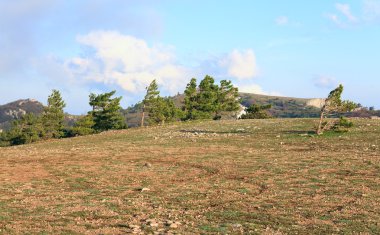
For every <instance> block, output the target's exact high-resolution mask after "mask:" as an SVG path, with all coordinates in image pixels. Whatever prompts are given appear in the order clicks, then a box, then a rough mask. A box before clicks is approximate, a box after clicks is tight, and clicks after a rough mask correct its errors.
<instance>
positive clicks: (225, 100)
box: [214, 80, 240, 119]
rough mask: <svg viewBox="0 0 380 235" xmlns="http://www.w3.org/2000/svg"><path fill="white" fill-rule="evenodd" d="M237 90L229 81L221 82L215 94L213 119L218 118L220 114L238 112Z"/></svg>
mask: <svg viewBox="0 0 380 235" xmlns="http://www.w3.org/2000/svg"><path fill="white" fill-rule="evenodd" d="M238 92H239V91H238V88H236V87H234V86H233V84H232V82H231V81H227V80H222V81H220V86H219V88H218V93H217V102H216V110H215V116H214V119H219V118H220V112H222V111H227V112H233V111H238V110H239V108H240V103H239V93H238Z"/></svg>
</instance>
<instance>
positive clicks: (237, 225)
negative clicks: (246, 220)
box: [232, 224, 243, 228]
mask: <svg viewBox="0 0 380 235" xmlns="http://www.w3.org/2000/svg"><path fill="white" fill-rule="evenodd" d="M232 227H233V228H241V227H243V225H241V224H233V225H232Z"/></svg>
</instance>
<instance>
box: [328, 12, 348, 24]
mask: <svg viewBox="0 0 380 235" xmlns="http://www.w3.org/2000/svg"><path fill="white" fill-rule="evenodd" d="M326 17H327V18H328V19H329V20H331V21H332V22H333V23H334V24H335V25H337V26H339V27H344V26H345V24H344V23H343V22H342V21H341V20H340V19H339V16H337V15H335V14H327V15H326Z"/></svg>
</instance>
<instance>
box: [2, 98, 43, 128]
mask: <svg viewBox="0 0 380 235" xmlns="http://www.w3.org/2000/svg"><path fill="white" fill-rule="evenodd" d="M43 110H44V106H43V104H42V103H41V102H39V101H37V100H34V99H20V100H17V101H14V102H11V103H8V104H4V105H0V129H6V128H8V127H9V126H10V123H11V121H13V120H14V119H18V118H21V117H22V116H23V115H25V114H26V113H33V114H36V115H38V114H41V113H42V111H43Z"/></svg>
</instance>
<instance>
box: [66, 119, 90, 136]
mask: <svg viewBox="0 0 380 235" xmlns="http://www.w3.org/2000/svg"><path fill="white" fill-rule="evenodd" d="M94 125H95V122H94V119H93V117H92V115H91V114H88V115H86V116H83V117H81V118H79V119H78V121H76V122H75V124H74V127H73V128H72V129H71V135H72V136H79V135H90V134H94V133H95V130H94Z"/></svg>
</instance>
